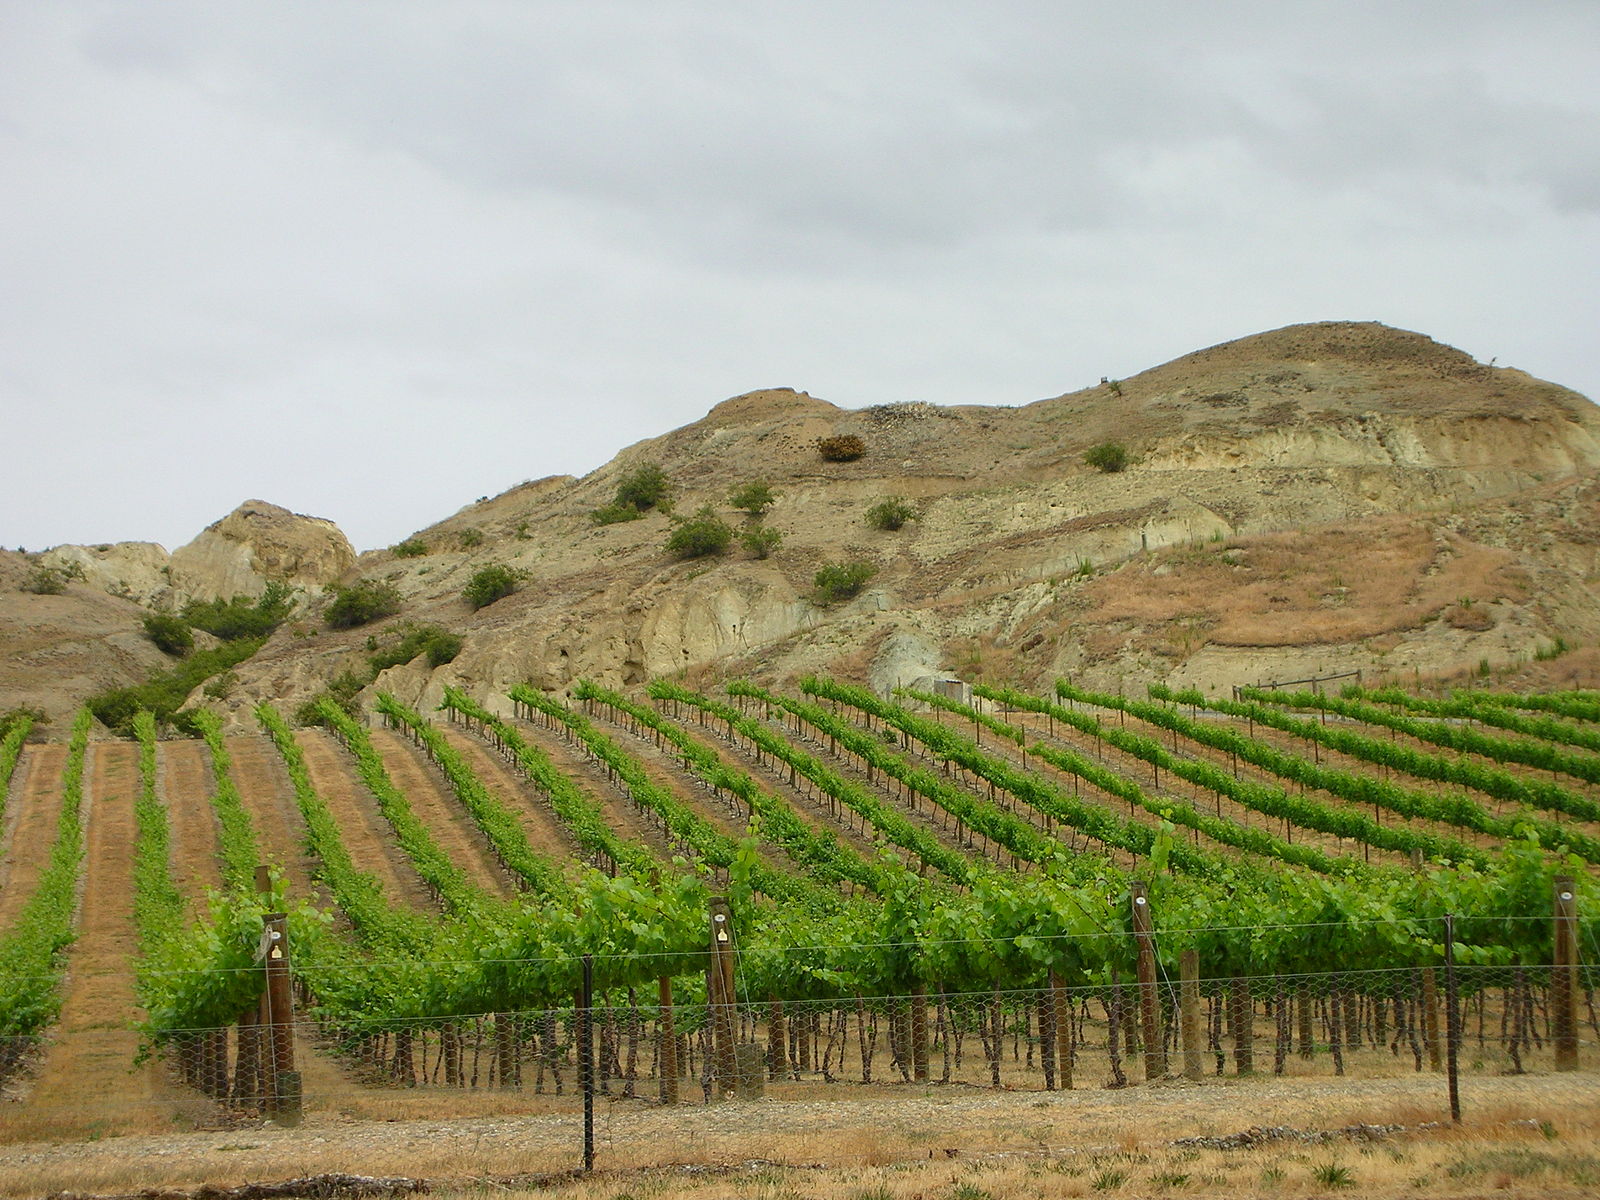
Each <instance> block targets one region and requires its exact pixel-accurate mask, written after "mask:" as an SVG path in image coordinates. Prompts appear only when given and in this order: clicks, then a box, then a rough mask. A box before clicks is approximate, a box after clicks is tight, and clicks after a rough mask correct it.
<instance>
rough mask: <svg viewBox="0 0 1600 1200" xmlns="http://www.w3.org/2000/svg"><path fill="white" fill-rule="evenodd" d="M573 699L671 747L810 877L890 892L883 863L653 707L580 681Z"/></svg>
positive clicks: (874, 890)
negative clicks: (819, 827) (810, 821)
mask: <svg viewBox="0 0 1600 1200" xmlns="http://www.w3.org/2000/svg"><path fill="white" fill-rule="evenodd" d="M574 698H575V699H577V700H580V701H582V702H584V703H585V704H589V705H598V706H600V707H601V708H603V709H606V710H609V711H610V712H611V713H613V714H615V715H617V716H618V717H625V718H626V719H627V720H628V721H629V722H631V723H632V724H633V726H634V731H635V732H636V733H637V731H638V730H641V729H648V730H650V731H651V732H652V733H653V734H654V735H656V736H657V737H658V738H659V739H661V740H662V741H665V742H667V743H670V744H671V746H672V747H673V749H674V751H676V753H677V755H678V761H679V762H680V763H681V764H682V765H683V766H684V768H685V769H686V770H688V771H690V772H692V773H693V774H694V775H695V776H696V777H697V778H698V779H700V780H701V781H702V782H703V783H704V784H705V785H706V786H707V787H709V788H710V789H711V790H712V792H713V793H714V794H716V795H719V796H720V795H722V794H723V793H727V794H728V795H732V796H736V797H738V799H739V800H740V801H741V802H742V803H743V804H744V806H745V809H746V811H747V813H748V814H749V816H750V820H751V825H752V827H753V828H756V829H759V831H760V833H761V834H762V835H763V836H764V837H767V838H770V839H771V840H772V841H773V842H775V843H776V844H777V845H779V846H781V847H782V848H783V850H784V852H785V853H786V854H788V856H789V857H790V858H791V859H792V860H793V861H794V862H795V863H797V864H799V865H801V866H802V867H803V868H804V869H805V870H806V871H807V872H808V873H809V874H811V875H813V876H815V877H816V878H817V879H818V880H820V881H822V882H825V883H832V882H837V881H845V882H849V883H853V884H857V885H859V886H860V887H863V888H866V889H867V890H868V891H870V892H874V893H877V894H878V895H883V894H884V893H885V892H887V891H888V890H889V887H890V883H889V880H888V875H889V874H890V873H891V872H890V869H889V868H888V867H886V866H885V865H884V864H882V863H877V862H871V861H868V860H867V859H865V858H863V857H862V856H861V855H859V854H857V853H856V852H855V851H853V850H851V849H850V848H849V847H847V846H842V845H840V843H839V839H838V838H836V837H834V836H833V835H832V834H819V833H816V832H815V831H813V830H812V829H811V827H810V826H809V825H807V824H806V823H805V822H804V821H803V820H801V819H800V818H799V816H797V815H796V813H795V812H794V810H793V809H792V808H790V807H789V805H788V804H786V803H785V802H784V801H782V800H780V799H779V798H778V797H776V796H774V795H773V794H772V793H771V792H768V791H767V790H766V789H764V788H762V787H761V786H759V785H758V784H757V783H756V781H755V780H754V779H752V778H751V777H750V776H749V775H748V774H746V773H745V772H743V771H737V770H734V769H733V768H731V767H729V766H728V765H727V764H726V763H724V762H723V761H722V759H721V757H720V756H719V755H718V754H717V753H716V751H715V750H712V749H711V748H710V747H709V746H707V745H705V744H704V743H703V742H701V741H699V740H698V739H696V738H695V737H693V736H692V735H690V734H689V733H688V731H687V730H685V729H683V728H682V727H681V726H679V725H676V724H674V723H673V722H671V721H668V720H666V719H664V718H663V717H662V716H661V715H660V714H659V713H657V712H655V711H654V710H653V709H649V708H646V707H645V706H644V705H642V704H635V703H633V702H632V701H630V700H628V699H626V698H625V697H623V696H621V695H619V694H618V693H616V692H612V691H608V690H607V689H605V688H601V687H597V686H595V685H594V684H592V683H587V682H585V683H582V684H580V685H579V686H578V688H577V689H576V690H575V692H574Z"/></svg>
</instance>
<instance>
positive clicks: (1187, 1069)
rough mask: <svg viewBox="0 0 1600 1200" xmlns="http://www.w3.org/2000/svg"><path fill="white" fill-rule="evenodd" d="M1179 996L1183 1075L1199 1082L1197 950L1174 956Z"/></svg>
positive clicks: (1201, 1047)
mask: <svg viewBox="0 0 1600 1200" xmlns="http://www.w3.org/2000/svg"><path fill="white" fill-rule="evenodd" d="M1178 974H1179V979H1180V982H1179V995H1178V1003H1179V1006H1180V1008H1181V1010H1182V1017H1181V1024H1180V1026H1179V1028H1180V1030H1181V1032H1182V1037H1183V1077H1184V1078H1185V1079H1187V1080H1190V1081H1191V1082H1194V1083H1198V1082H1200V1076H1201V1074H1202V1073H1203V1071H1204V1063H1203V1058H1204V1055H1205V1045H1204V1042H1203V1040H1202V1038H1201V1034H1200V951H1198V950H1185V951H1184V952H1183V955H1182V957H1180V958H1179V959H1178Z"/></svg>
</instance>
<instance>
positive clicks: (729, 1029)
mask: <svg viewBox="0 0 1600 1200" xmlns="http://www.w3.org/2000/svg"><path fill="white" fill-rule="evenodd" d="M707 907H708V908H709V909H710V915H711V963H710V968H709V973H708V976H707V980H706V998H707V1000H708V1001H709V1002H710V1005H711V1047H712V1060H711V1061H712V1067H713V1069H712V1093H713V1095H714V1097H715V1098H717V1099H723V1098H725V1097H727V1096H728V1095H730V1094H732V1093H733V1091H734V1090H735V1088H736V1087H737V1086H738V1068H737V1063H736V1060H735V1056H734V1049H733V1042H734V1027H733V1011H734V1000H735V997H734V991H733V913H732V910H731V909H730V908H729V907H728V900H727V897H725V896H713V897H711V899H710V901H709V903H708V905H707Z"/></svg>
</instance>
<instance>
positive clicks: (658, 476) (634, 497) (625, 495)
mask: <svg viewBox="0 0 1600 1200" xmlns="http://www.w3.org/2000/svg"><path fill="white" fill-rule="evenodd" d="M671 494H672V482H671V481H670V480H669V479H668V478H667V473H666V472H665V471H663V470H662V469H661V468H660V467H659V466H658V465H657V464H655V463H645V464H644V465H643V466H642V467H639V468H637V469H635V470H633V471H630V472H628V474H626V475H624V476H623V477H622V482H621V483H619V484H617V496H616V500H615V501H614V503H617V504H627V505H630V506H632V507H633V508H636V509H638V510H639V511H640V512H643V511H644V510H645V509H647V508H660V507H662V505H663V503H664V502H665V501H666V499H667V497H668V496H670V495H671Z"/></svg>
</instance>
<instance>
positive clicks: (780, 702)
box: [728, 683, 1061, 866]
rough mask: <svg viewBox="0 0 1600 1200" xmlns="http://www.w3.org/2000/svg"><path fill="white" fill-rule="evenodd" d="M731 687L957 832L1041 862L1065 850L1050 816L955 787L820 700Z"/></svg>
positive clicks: (744, 686)
mask: <svg viewBox="0 0 1600 1200" xmlns="http://www.w3.org/2000/svg"><path fill="white" fill-rule="evenodd" d="M728 691H729V693H730V694H731V695H733V696H735V697H741V698H748V699H751V700H755V701H757V702H759V703H761V704H762V705H765V706H766V707H767V708H768V709H769V710H773V709H776V710H781V711H783V712H786V713H788V714H790V715H791V716H792V717H793V718H794V719H795V722H796V728H797V730H798V729H801V728H810V729H812V730H814V731H815V733H816V734H817V735H820V736H821V737H824V738H826V739H828V741H829V742H830V743H831V745H832V747H833V749H834V752H835V753H839V752H841V751H842V752H843V753H844V754H847V755H849V756H851V757H853V758H854V759H856V760H857V761H859V762H860V763H862V764H863V765H864V766H865V768H866V771H867V773H868V776H869V779H870V778H871V777H873V776H874V775H881V776H882V777H883V778H885V779H890V780H893V781H894V782H895V783H896V784H898V785H899V786H900V788H901V789H902V794H903V795H904V797H905V798H906V800H907V802H908V803H909V804H911V806H912V808H913V810H915V804H916V798H917V797H921V798H922V800H924V801H925V802H926V803H927V804H928V805H929V806H930V807H931V808H932V809H933V810H935V811H938V812H942V813H945V814H947V815H948V816H949V817H951V818H954V820H955V822H956V835H957V836H958V837H960V836H962V835H963V834H964V833H965V832H966V831H967V830H971V831H973V832H974V833H977V834H978V835H979V836H981V837H983V838H985V839H987V840H988V841H989V842H991V843H993V844H994V845H996V846H1002V847H1004V848H1005V849H1006V850H1007V851H1008V852H1009V853H1010V854H1011V855H1012V856H1013V857H1014V858H1018V859H1022V860H1023V861H1026V862H1030V863H1034V864H1036V865H1040V866H1043V865H1045V864H1047V863H1052V862H1053V861H1054V860H1055V859H1056V858H1057V857H1058V856H1059V855H1060V853H1061V845H1060V843H1059V842H1057V841H1056V839H1055V838H1053V837H1051V836H1050V835H1049V833H1048V827H1049V818H1048V817H1043V816H1042V817H1041V820H1042V822H1044V824H1045V830H1041V829H1039V828H1038V827H1036V826H1034V825H1032V824H1030V823H1029V822H1028V821H1025V820H1023V819H1022V818H1020V817H1018V816H1017V815H1016V814H1015V813H1013V812H1010V811H1008V810H1006V809H1004V808H1001V807H1000V806H999V805H998V804H996V803H994V802H993V801H989V800H985V799H983V798H982V797H981V796H976V795H974V794H973V793H971V792H967V791H964V790H963V789H961V788H958V787H956V786H955V785H954V784H952V783H951V782H950V781H949V780H947V779H945V778H944V777H943V776H941V775H940V774H939V773H938V772H936V771H933V770H930V769H928V768H926V767H920V766H917V765H916V764H915V763H913V762H911V761H910V760H909V759H907V758H906V757H905V756H904V755H902V754H898V753H896V752H894V751H892V750H890V749H889V747H888V745H887V744H886V743H885V742H884V741H883V739H882V738H881V737H877V736H874V735H873V734H871V733H868V732H865V731H863V730H861V729H860V728H859V727H857V726H855V725H852V724H850V723H849V722H846V721H842V720H840V719H839V718H837V717H835V716H834V715H833V714H832V713H830V712H829V711H828V710H827V709H826V708H824V707H822V706H821V705H819V704H813V703H810V702H807V701H803V700H796V699H794V698H793V697H789V696H780V695H777V694H776V693H773V692H769V691H766V690H764V689H762V688H757V687H754V686H752V685H750V684H745V683H734V684H730V685H729V688H728Z"/></svg>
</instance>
